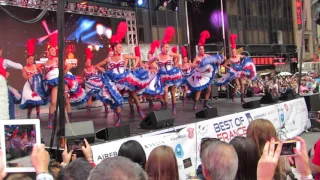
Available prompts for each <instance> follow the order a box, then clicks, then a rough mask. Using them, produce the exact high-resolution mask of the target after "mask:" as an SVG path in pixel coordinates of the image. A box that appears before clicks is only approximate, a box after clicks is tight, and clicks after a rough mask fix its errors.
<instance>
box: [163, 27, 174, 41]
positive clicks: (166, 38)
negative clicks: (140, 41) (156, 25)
mask: <svg viewBox="0 0 320 180" xmlns="http://www.w3.org/2000/svg"><path fill="white" fill-rule="evenodd" d="M174 33H175V29H174V27H172V26H169V27H167V29H166V31H165V32H164V35H163V39H162V44H167V43H169V42H170V41H171V39H172V37H173V36H174Z"/></svg>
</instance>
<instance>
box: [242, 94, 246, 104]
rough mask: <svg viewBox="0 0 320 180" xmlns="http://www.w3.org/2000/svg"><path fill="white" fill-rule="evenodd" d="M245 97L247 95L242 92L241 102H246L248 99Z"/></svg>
mask: <svg viewBox="0 0 320 180" xmlns="http://www.w3.org/2000/svg"><path fill="white" fill-rule="evenodd" d="M244 98H245V95H244V94H241V103H246V101H245V100H244Z"/></svg>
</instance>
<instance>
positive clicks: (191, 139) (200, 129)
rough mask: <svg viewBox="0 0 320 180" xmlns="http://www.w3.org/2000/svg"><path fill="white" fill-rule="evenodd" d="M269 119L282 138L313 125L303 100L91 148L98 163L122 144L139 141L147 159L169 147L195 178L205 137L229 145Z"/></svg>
mask: <svg viewBox="0 0 320 180" xmlns="http://www.w3.org/2000/svg"><path fill="white" fill-rule="evenodd" d="M259 118H263V119H268V120H270V121H271V122H272V123H273V125H274V126H275V128H276V130H277V133H278V136H279V138H281V139H288V138H293V137H295V136H297V135H299V134H301V133H302V132H303V131H305V130H306V129H307V128H309V127H310V126H311V123H310V120H309V119H308V110H307V106H306V103H305V100H304V98H299V99H295V100H291V101H287V102H283V103H279V104H275V105H270V106H266V107H262V108H258V109H253V110H249V111H245V112H240V113H235V114H230V115H227V116H222V117H218V118H213V119H209V120H205V121H201V122H197V123H192V124H187V125H183V126H178V127H174V128H170V129H166V130H161V131H157V132H153V133H149V134H145V135H142V136H135V137H130V138H126V139H120V140H117V141H112V142H108V143H104V144H99V145H95V146H92V152H93V159H94V162H95V163H96V164H98V163H100V162H101V161H102V160H103V159H105V158H108V157H113V156H117V152H118V150H119V148H120V146H121V145H122V143H124V142H126V141H128V140H136V141H138V142H139V143H140V144H141V145H142V147H143V148H144V150H145V152H146V155H147V157H148V156H149V154H150V152H151V151H152V150H153V149H154V148H155V147H157V146H160V145H168V146H170V147H172V149H173V150H174V152H175V154H176V157H177V162H178V168H179V175H180V179H186V178H185V177H188V176H189V175H194V174H195V171H196V168H197V167H198V165H199V164H200V158H199V149H200V143H201V139H202V138H206V137H211V138H218V139H220V140H223V141H226V142H229V141H230V140H231V139H232V138H234V137H236V136H246V133H247V127H248V125H249V123H250V122H251V121H252V120H254V119H259Z"/></svg>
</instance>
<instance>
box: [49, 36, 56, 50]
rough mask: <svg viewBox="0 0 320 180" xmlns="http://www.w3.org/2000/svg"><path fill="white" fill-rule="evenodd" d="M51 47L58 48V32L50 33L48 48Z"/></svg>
mask: <svg viewBox="0 0 320 180" xmlns="http://www.w3.org/2000/svg"><path fill="white" fill-rule="evenodd" d="M51 47H54V48H56V49H58V33H54V34H51V35H50V37H49V46H48V49H50V48H51Z"/></svg>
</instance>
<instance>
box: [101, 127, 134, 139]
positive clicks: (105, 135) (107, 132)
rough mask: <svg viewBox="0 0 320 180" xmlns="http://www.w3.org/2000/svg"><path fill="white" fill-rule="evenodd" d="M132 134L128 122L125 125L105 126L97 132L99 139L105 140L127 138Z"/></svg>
mask: <svg viewBox="0 0 320 180" xmlns="http://www.w3.org/2000/svg"><path fill="white" fill-rule="evenodd" d="M129 136H130V125H129V124H126V125H123V126H117V127H109V128H104V129H101V130H99V131H97V133H96V138H97V139H103V140H108V141H110V140H114V139H121V138H126V137H129Z"/></svg>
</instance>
